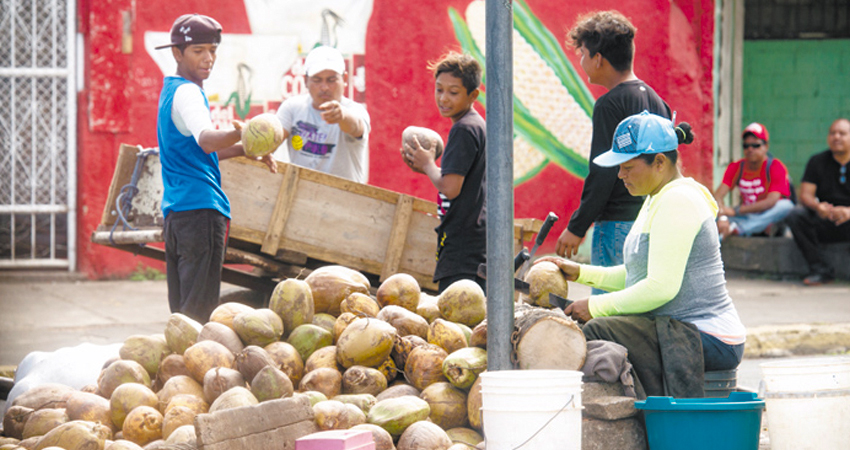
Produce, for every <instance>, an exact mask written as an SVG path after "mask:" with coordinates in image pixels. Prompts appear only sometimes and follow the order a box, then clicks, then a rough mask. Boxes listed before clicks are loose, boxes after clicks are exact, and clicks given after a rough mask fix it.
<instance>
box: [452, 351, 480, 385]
mask: <svg viewBox="0 0 850 450" xmlns="http://www.w3.org/2000/svg"><path fill="white" fill-rule="evenodd" d="M485 370H487V350H484V349H483V348H478V347H465V348H461V349H458V350H456V351H454V352H452V353H450V354H449V356H447V357H446V359H445V360H443V375H445V376H446V379H448V380H449V383H451V384H452V385H453V386H455V387H457V388H460V389H469V388H470V387H472V383H475V380H476V379H478V375H479V374H480V373H481V372H484V371H485Z"/></svg>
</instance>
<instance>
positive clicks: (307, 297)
mask: <svg viewBox="0 0 850 450" xmlns="http://www.w3.org/2000/svg"><path fill="white" fill-rule="evenodd" d="M269 309H271V310H272V311H274V312H276V313H277V315H278V316H280V318H281V319H282V320H283V332H284V334H283V336H288V335H289V333H291V332H292V330H294V329H295V328H296V327H298V326H299V325H303V324H305V323H313V314H314V313H315V311H314V310H313V291H311V290H310V285H309V284H307V282H306V281H304V280H296V279H295V278H287V279H285V280H283V281H281V282H280V283H278V284H277V286H275V288H274V292H272V296H271V298H270V299H269Z"/></svg>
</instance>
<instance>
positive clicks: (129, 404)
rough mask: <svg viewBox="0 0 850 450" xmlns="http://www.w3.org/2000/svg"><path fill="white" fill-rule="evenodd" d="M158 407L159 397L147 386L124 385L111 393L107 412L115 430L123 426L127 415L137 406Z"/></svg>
mask: <svg viewBox="0 0 850 450" xmlns="http://www.w3.org/2000/svg"><path fill="white" fill-rule="evenodd" d="M143 405H144V406H150V407H152V408H158V407H159V397H157V396H156V393H154V391H153V390H151V389H150V388H149V387H147V386H143V385H141V384H138V383H124V384H122V385H121V386H118V387H117V388H115V390H114V391H112V396H111V397H110V398H109V411H110V418H111V419H112V424H113V425H115V427H116V428H117V429H119V430H120V429H121V428H122V427H123V426H124V419H126V418H127V414H129V413H130V411H132V410H133V408H135V407H137V406H143Z"/></svg>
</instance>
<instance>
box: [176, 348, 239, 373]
mask: <svg viewBox="0 0 850 450" xmlns="http://www.w3.org/2000/svg"><path fill="white" fill-rule="evenodd" d="M235 360H236V357H235V356H234V355H233V353H232V352H231V351H230V350H229V349H228V348H227V347H225V346H224V345H222V344H219V343H218V342H216V341H200V342H198V343H196V344H195V345H193V346H191V347H189V348H187V349H186V351H185V352H183V361H184V362H185V363H186V368H187V369H189V374H190V375H191V376H192V378H194V379H195V381H197V382H198V383H203V382H204V375H206V374H207V372H208V371H209V370H210V369H212V368H214V367H226V368H231V367H233V365H234V362H235Z"/></svg>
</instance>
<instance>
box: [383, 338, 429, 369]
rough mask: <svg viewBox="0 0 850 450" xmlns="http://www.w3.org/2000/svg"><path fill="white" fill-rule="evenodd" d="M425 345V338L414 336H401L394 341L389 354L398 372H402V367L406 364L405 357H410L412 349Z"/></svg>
mask: <svg viewBox="0 0 850 450" xmlns="http://www.w3.org/2000/svg"><path fill="white" fill-rule="evenodd" d="M427 343H428V341H426V340H425V338H421V337H419V336H416V335H408V336H401V337H399V338H398V339H396V341H395V344H394V345H393V351H392V353H391V356H392V358H393V362H394V363H395V366H396V367H397V368H398V369H399V370H401V371H404V365H405V363H406V362H407V356H408V355H410V352H411V351H413V349H414V348H416V347H418V346H420V345H424V344H427Z"/></svg>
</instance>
